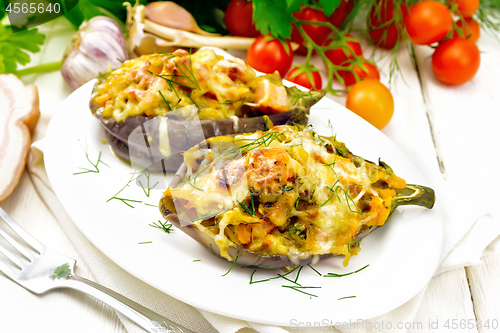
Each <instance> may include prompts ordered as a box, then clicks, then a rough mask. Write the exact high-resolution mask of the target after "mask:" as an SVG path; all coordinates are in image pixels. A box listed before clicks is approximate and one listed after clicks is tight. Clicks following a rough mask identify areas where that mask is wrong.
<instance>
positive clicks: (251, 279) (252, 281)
mask: <svg viewBox="0 0 500 333" xmlns="http://www.w3.org/2000/svg"><path fill="white" fill-rule="evenodd" d="M249 267H250V266H245V268H249ZM255 272H257V270H254V271H253V273H252V275H250V282H249V284H254V283H260V282H266V281H270V280H271V279H264V280H258V281H254V280H253V275H254V274H255Z"/></svg>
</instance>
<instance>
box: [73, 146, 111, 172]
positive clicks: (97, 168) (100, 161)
mask: <svg viewBox="0 0 500 333" xmlns="http://www.w3.org/2000/svg"><path fill="white" fill-rule="evenodd" d="M78 142H79V143H80V147H82V150H83V152H84V153H85V157H86V158H87V161H88V162H89V163H90V164H91V165H92V166H93V167H94V170H91V169H87V168H81V167H79V168H78V169H82V170H85V171H80V172H75V173H73V175H81V174H84V173H99V172H100V170H99V163H102V164H104V165H105V166H107V167H108V168H109V167H110V166H109V165H107V164H106V163H104V161H102V160H101V154H102V152H101V151H99V156H98V157H97V162H95V163H92V161H91V160H90V158H89V154H88V150H87V141H85V148H83V146H82V143H81V142H80V139H78Z"/></svg>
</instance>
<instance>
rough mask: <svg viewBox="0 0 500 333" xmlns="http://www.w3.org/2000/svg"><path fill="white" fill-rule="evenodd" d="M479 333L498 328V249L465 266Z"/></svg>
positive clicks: (499, 253) (499, 317) (499, 257)
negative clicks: (472, 264) (477, 262)
mask: <svg viewBox="0 0 500 333" xmlns="http://www.w3.org/2000/svg"><path fill="white" fill-rule="evenodd" d="M465 271H466V273H467V278H468V280H469V286H470V290H471V295H472V299H473V301H474V312H475V314H476V317H477V321H478V328H479V333H490V332H491V333H492V332H498V331H499V330H500V301H499V300H500V283H499V281H500V249H499V250H497V251H496V252H495V253H494V254H492V255H489V256H487V257H485V258H483V259H482V260H481V263H480V264H478V265H474V266H469V267H466V269H465Z"/></svg>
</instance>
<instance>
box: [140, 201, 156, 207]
mask: <svg viewBox="0 0 500 333" xmlns="http://www.w3.org/2000/svg"><path fill="white" fill-rule="evenodd" d="M143 203H144V204H145V205H146V206H151V207H155V208H158V205H152V204H148V203H146V202H143Z"/></svg>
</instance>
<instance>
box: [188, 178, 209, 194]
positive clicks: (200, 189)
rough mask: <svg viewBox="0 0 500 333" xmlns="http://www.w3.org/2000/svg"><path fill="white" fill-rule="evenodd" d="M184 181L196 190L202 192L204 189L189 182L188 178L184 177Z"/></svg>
mask: <svg viewBox="0 0 500 333" xmlns="http://www.w3.org/2000/svg"><path fill="white" fill-rule="evenodd" d="M186 182H187V183H188V184H189V185H191V186H192V187H194V188H195V189H197V190H198V191H203V192H204V191H205V190H204V189H202V188H199V187H197V186H196V185H193V184H191V182H190V181H189V179H187V178H186Z"/></svg>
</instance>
